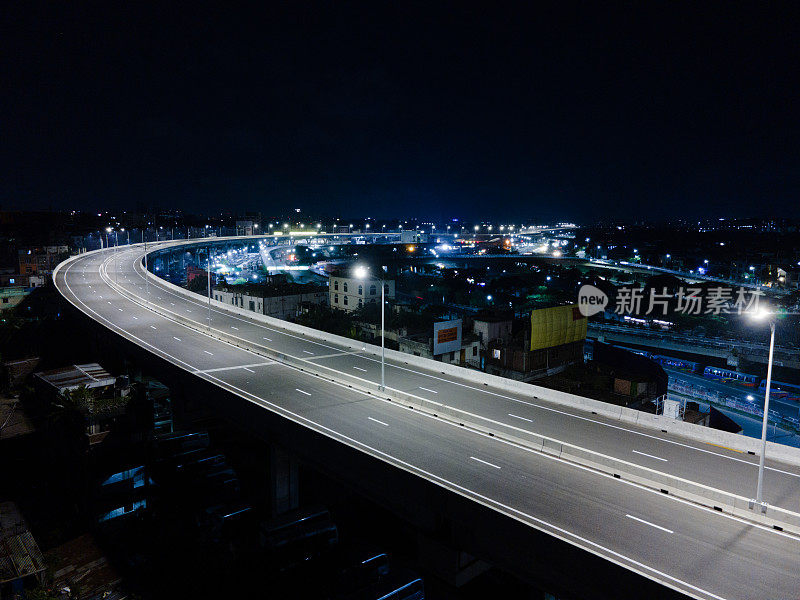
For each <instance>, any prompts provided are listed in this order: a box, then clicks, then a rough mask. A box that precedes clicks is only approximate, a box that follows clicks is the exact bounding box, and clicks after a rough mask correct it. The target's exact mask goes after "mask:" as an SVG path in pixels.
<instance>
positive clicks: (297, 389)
mask: <svg viewBox="0 0 800 600" xmlns="http://www.w3.org/2000/svg"><path fill="white" fill-rule="evenodd" d="M294 389H295V391H296V392H300V393H301V394H305V395H306V396H310V395H311V394H309V393H308V392H304V391H303V390H301V389H300V388H294Z"/></svg>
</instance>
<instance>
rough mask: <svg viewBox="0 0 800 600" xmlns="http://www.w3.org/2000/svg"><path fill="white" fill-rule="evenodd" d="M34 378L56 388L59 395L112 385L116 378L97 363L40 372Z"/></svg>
mask: <svg viewBox="0 0 800 600" xmlns="http://www.w3.org/2000/svg"><path fill="white" fill-rule="evenodd" d="M35 376H36V377H38V378H39V379H41V380H42V381H44V382H45V383H48V384H50V385H51V386H53V387H54V388H56V389H57V390H58V391H59V392H60V393H62V394H63V393H64V392H67V391H71V390H74V389H77V388H79V387H81V386H86V387H87V388H89V389H92V388H98V387H105V386H109V385H114V383H115V382H116V377H114V376H113V375H111V373H109V372H108V371H106V370H105V369H104V368H103V367H101V366H100V365H99V364H97V363H87V364H84V365H72V366H69V367H62V368H60V369H53V370H52V371H41V372H39V373H35Z"/></svg>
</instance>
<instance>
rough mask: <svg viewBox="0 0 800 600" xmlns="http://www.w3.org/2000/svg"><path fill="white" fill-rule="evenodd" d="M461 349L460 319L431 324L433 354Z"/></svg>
mask: <svg viewBox="0 0 800 600" xmlns="http://www.w3.org/2000/svg"><path fill="white" fill-rule="evenodd" d="M459 350H461V319H454V320H452V321H439V322H438V323H434V324H433V354H434V356H436V355H438V354H444V353H445V352H458V351H459Z"/></svg>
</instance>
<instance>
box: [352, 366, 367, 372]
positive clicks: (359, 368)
mask: <svg viewBox="0 0 800 600" xmlns="http://www.w3.org/2000/svg"><path fill="white" fill-rule="evenodd" d="M353 368H354V369H357V370H359V371H364V373H366V372H367V370H366V369H362V368H361V367H353Z"/></svg>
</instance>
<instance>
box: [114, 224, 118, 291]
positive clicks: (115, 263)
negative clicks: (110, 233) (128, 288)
mask: <svg viewBox="0 0 800 600" xmlns="http://www.w3.org/2000/svg"><path fill="white" fill-rule="evenodd" d="M117 246H119V234H118V233H117V232H116V231H115V232H114V283H119V269H118V268H117V250H118V248H117Z"/></svg>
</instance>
